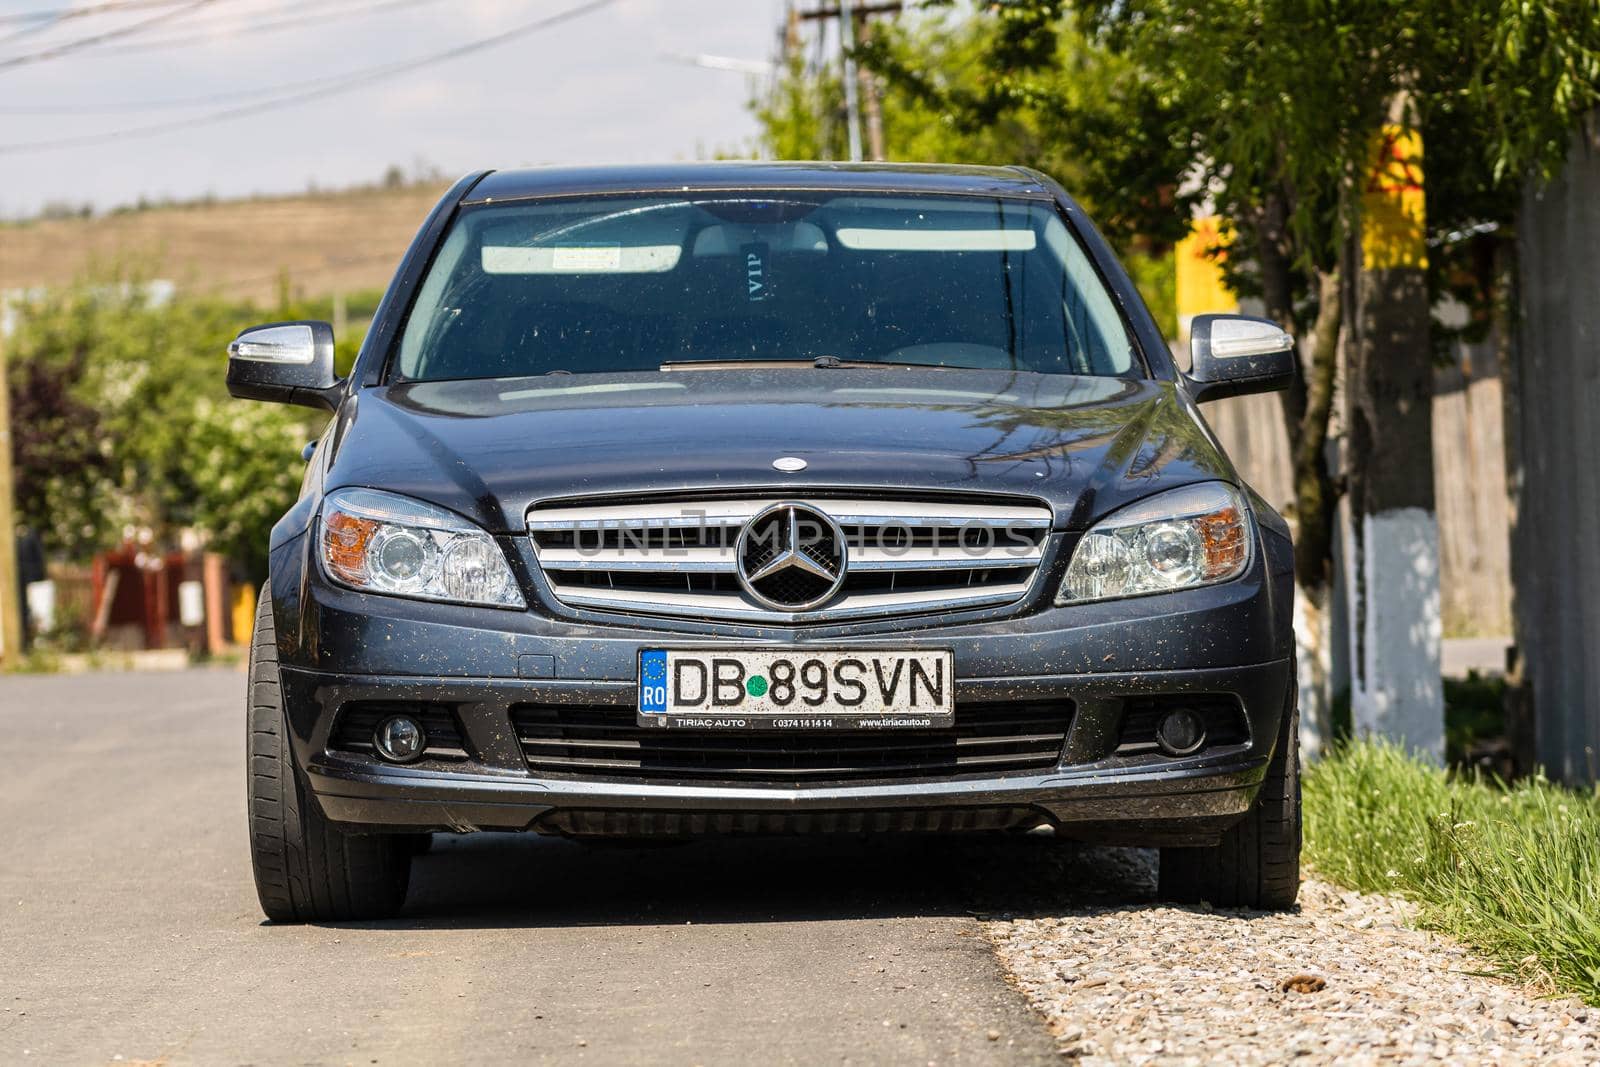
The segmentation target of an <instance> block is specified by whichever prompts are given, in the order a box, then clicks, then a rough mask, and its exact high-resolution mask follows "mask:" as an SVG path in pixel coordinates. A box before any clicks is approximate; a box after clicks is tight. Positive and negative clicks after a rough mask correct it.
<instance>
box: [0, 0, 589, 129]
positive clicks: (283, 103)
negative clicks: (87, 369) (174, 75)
mask: <svg viewBox="0 0 1600 1067" xmlns="http://www.w3.org/2000/svg"><path fill="white" fill-rule="evenodd" d="M615 3H617V0H589V3H586V4H579V5H578V6H577V7H573V8H568V9H567V10H565V11H559V12H557V13H556V14H554V15H546V16H543V17H541V18H537V19H533V20H532V21H529V22H524V23H521V24H520V25H517V26H513V27H511V28H510V29H508V30H502V31H501V32H499V33H496V34H491V35H490V36H488V37H480V38H478V39H477V40H475V41H468V42H467V43H465V44H460V45H456V46H455V47H453V48H447V49H445V50H444V51H442V52H434V53H432V54H431V55H426V56H421V57H419V58H417V59H409V60H403V61H401V62H399V63H388V64H384V65H381V66H377V67H369V68H367V69H366V70H361V71H355V72H352V73H350V74H346V75H342V76H340V77H339V78H338V79H337V80H335V81H333V82H332V84H328V85H324V86H321V87H318V88H310V89H304V90H303V91H300V92H295V93H290V94H288V95H286V96H281V97H277V98H274V99H270V100H262V101H259V102H257V103H254V104H243V105H240V106H238V107H231V108H224V109H223V110H221V111H213V112H211V113H210V114H207V115H199V116H196V117H194V118H188V119H175V120H172V121H170V122H158V123H152V124H151V125H148V126H134V127H130V128H128V129H123V130H113V131H110V132H108V133H99V134H84V135H81V136H76V137H54V138H50V139H48V140H43V141H19V142H16V143H14V144H0V155H17V154H19V153H23V152H43V151H49V150H51V149H57V148H80V147H87V146H90V145H97V144H105V143H107V142H110V141H117V140H123V139H127V138H133V137H153V136H155V135H157V134H162V133H170V132H173V131H176V130H185V129H190V128H193V127H195V126H207V125H211V124H212V123H217V122H226V121H228V120H229V119H236V118H243V117H245V116H247V115H257V114H260V113H262V112H265V111H274V110H277V109H278V108H283V107H293V106H294V105H296V104H303V103H309V102H310V101H312V100H319V99H322V98H323V97H328V96H334V95H337V94H339V93H344V92H349V91H350V90H351V89H357V88H360V87H361V86H364V85H370V84H372V83H373V82H378V81H382V80H384V79H386V78H392V77H395V76H396V75H399V74H407V73H410V72H411V71H414V70H420V69H422V68H423V67H429V66H432V65H434V64H435V63H444V62H447V61H449V60H452V59H459V58H460V57H462V56H465V55H471V54H472V53H474V52H481V51H483V50H484V49H486V48H493V47H495V46H497V45H502V44H506V43H507V42H509V41H514V40H516V39H517V38H519V37H526V36H528V35H529V34H532V33H536V32H538V31H539V30H544V29H549V28H551V27H553V26H558V25H560V24H561V23H563V22H570V21H572V20H573V19H578V18H582V17H583V16H585V15H589V14H592V13H594V12H596V11H599V10H600V9H602V8H606V7H610V6H612V5H613V4H615ZM302 84H304V83H302Z"/></svg>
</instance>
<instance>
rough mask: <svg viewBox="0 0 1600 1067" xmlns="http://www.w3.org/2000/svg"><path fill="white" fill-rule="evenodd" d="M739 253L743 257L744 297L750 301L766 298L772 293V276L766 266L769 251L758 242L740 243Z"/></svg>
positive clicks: (754, 301)
mask: <svg viewBox="0 0 1600 1067" xmlns="http://www.w3.org/2000/svg"><path fill="white" fill-rule="evenodd" d="M739 254H740V255H741V256H743V257H744V290H745V299H747V300H749V301H750V302H751V303H758V302H760V301H762V300H766V299H767V298H768V297H770V296H771V295H772V276H771V274H770V273H769V268H768V259H769V257H770V254H771V253H770V251H769V250H768V248H767V246H766V245H764V244H759V243H758V244H748V245H741V246H740V247H739Z"/></svg>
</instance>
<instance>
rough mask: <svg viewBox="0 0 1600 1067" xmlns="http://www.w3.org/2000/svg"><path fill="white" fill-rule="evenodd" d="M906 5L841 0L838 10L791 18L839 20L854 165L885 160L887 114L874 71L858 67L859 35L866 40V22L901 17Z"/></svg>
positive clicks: (825, 9)
mask: <svg viewBox="0 0 1600 1067" xmlns="http://www.w3.org/2000/svg"><path fill="white" fill-rule="evenodd" d="M904 6H905V5H904V2H903V0H888V2H881V3H857V2H856V0H839V6H837V7H819V8H817V9H816V10H814V11H802V12H800V13H798V14H796V15H791V18H793V19H795V20H798V21H801V22H821V21H824V20H826V19H838V20H839V49H840V51H841V53H842V60H843V67H844V103H845V122H846V130H847V134H848V139H849V142H850V160H851V162H854V163H859V162H860V161H861V160H862V159H863V158H870V159H882V158H883V155H884V146H883V111H882V108H881V107H880V105H879V100H878V87H877V83H876V81H875V80H874V79H873V77H872V74H871V72H870V71H865V70H860V69H858V67H857V65H856V61H855V57H854V55H853V54H852V53H854V52H855V49H856V34H857V32H858V30H859V32H860V33H861V36H862V39H863V40H865V39H866V38H867V35H868V33H869V32H870V31H869V30H868V27H867V24H866V21H865V20H866V19H867V17H868V16H871V15H892V14H898V13H899V12H900V11H901V10H903V9H904ZM857 19H861V20H862V22H861V25H860V26H859V27H858V26H857V24H856V20H857ZM863 97H864V98H865V101H864V102H863ZM863 112H865V115H866V152H867V155H866V156H863V154H862V115H863Z"/></svg>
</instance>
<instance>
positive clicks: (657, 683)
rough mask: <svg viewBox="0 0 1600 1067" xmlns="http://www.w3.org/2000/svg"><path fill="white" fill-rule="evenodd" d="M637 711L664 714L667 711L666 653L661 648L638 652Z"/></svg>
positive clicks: (648, 713)
mask: <svg viewBox="0 0 1600 1067" xmlns="http://www.w3.org/2000/svg"><path fill="white" fill-rule="evenodd" d="M639 711H640V712H641V713H643V714H645V715H664V714H666V711H667V654H666V652H665V651H663V650H662V649H651V650H649V651H645V652H640V653H639Z"/></svg>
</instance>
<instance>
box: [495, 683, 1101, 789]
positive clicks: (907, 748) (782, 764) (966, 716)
mask: <svg viewBox="0 0 1600 1067" xmlns="http://www.w3.org/2000/svg"><path fill="white" fill-rule="evenodd" d="M955 718H956V722H955V725H954V726H953V727H948V728H945V729H939V730H852V731H848V732H846V731H840V732H823V731H770V730H769V731H749V732H740V733H720V732H709V731H699V730H684V729H665V730H663V729H649V728H645V727H640V726H638V725H637V724H636V722H635V712H634V709H633V708H631V707H623V706H614V705H561V704H519V705H516V706H514V707H513V708H512V709H511V724H512V727H513V728H514V729H515V730H516V734H517V740H518V741H519V742H520V743H521V745H522V754H523V756H524V758H525V759H526V760H527V761H528V768H529V770H530V771H532V772H533V773H534V774H535V775H538V776H540V777H547V778H584V779H596V780H625V781H648V780H661V781H682V780H684V779H692V780H696V781H725V782H738V783H740V784H752V783H753V784H762V783H766V784H772V785H793V784H797V783H812V782H837V781H851V780H863V779H886V778H893V779H904V778H949V777H953V776H957V775H967V774H973V775H984V776H993V775H1003V774H1021V773H1029V772H1038V771H1045V770H1049V769H1050V768H1052V767H1054V766H1055V765H1056V764H1057V763H1058V762H1059V761H1060V759H1061V747H1062V744H1063V742H1064V741H1065V739H1066V735H1067V727H1068V725H1070V723H1071V720H1072V705H1071V704H1070V703H1069V702H1064V701H1063V702H1036V703H1017V702H1003V703H983V704H979V703H972V704H966V703H964V704H958V705H957V706H956V716H955Z"/></svg>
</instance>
